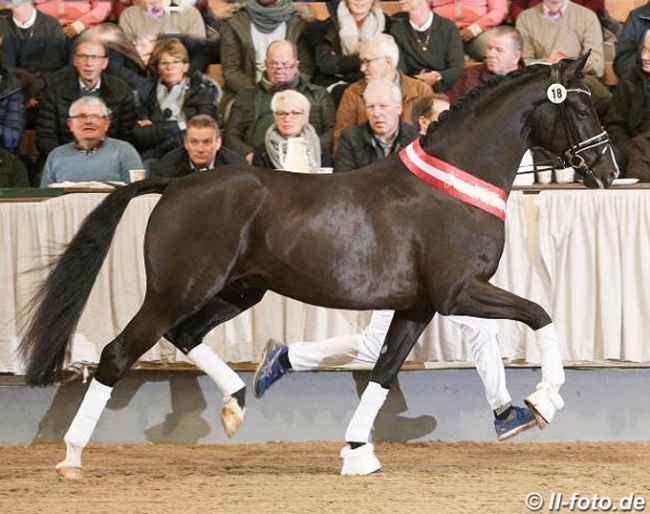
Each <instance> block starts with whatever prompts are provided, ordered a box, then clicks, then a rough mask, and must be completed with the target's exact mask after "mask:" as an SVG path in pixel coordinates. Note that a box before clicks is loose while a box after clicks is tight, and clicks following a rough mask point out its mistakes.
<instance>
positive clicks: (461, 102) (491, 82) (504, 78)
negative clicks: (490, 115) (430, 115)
mask: <svg viewBox="0 0 650 514" xmlns="http://www.w3.org/2000/svg"><path fill="white" fill-rule="evenodd" d="M548 69H549V66H548V64H543V63H540V64H531V65H529V66H524V67H522V68H517V69H516V70H513V71H511V72H510V73H507V74H505V75H494V76H492V77H490V78H489V79H488V80H487V82H485V83H483V84H481V85H480V86H476V87H475V88H474V89H471V90H470V91H468V92H467V93H466V94H465V95H463V96H461V97H460V98H458V99H457V100H455V101H454V102H453V103H452V104H451V105H450V106H449V109H448V110H447V111H443V112H442V114H440V117H439V118H438V120H437V121H435V122H434V123H431V124H430V125H429V129H428V130H427V134H428V133H430V132H434V131H435V130H436V129H437V128H438V126H439V125H441V124H443V123H444V122H445V121H446V120H447V119H448V118H449V116H450V115H451V113H452V112H456V111H459V110H461V109H462V108H464V107H465V106H466V105H469V104H473V103H476V102H477V101H479V100H480V99H481V98H482V97H483V94H484V93H485V92H486V91H488V90H492V89H494V88H495V87H496V86H498V85H500V84H501V83H502V82H510V81H511V80H514V79H518V78H520V77H526V76H528V75H534V74H538V73H540V71H541V70H546V71H548Z"/></svg>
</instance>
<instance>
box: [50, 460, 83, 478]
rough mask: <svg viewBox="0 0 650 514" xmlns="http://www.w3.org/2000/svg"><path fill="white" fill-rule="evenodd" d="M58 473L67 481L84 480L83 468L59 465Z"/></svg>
mask: <svg viewBox="0 0 650 514" xmlns="http://www.w3.org/2000/svg"><path fill="white" fill-rule="evenodd" d="M61 464H63V463H61ZM56 473H57V475H59V476H60V477H61V478H63V479H65V480H81V479H82V478H83V471H81V468H75V467H68V466H58V465H57V467H56Z"/></svg>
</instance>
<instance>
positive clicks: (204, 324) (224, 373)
mask: <svg viewBox="0 0 650 514" xmlns="http://www.w3.org/2000/svg"><path fill="white" fill-rule="evenodd" d="M265 292H266V291H265V290H260V289H243V290H237V291H236V292H233V291H232V290H231V291H230V292H227V291H223V292H222V293H220V294H219V295H217V296H215V297H213V298H212V299H210V301H209V302H208V303H207V304H206V305H204V306H203V307H202V308H201V310H200V311H198V312H196V313H195V314H193V315H191V316H189V317H188V318H186V319H184V320H183V321H182V322H180V323H179V324H177V325H176V326H175V327H174V328H172V329H171V330H169V331H168V332H167V333H166V334H165V337H166V338H167V339H168V340H169V341H170V342H171V343H172V344H173V345H174V346H176V347H177V348H178V349H179V350H181V351H182V352H183V353H184V354H185V355H187V357H188V358H190V359H191V360H192V362H193V363H194V364H195V365H196V366H197V367H198V368H199V369H200V370H201V371H203V372H204V373H205V374H206V375H208V376H209V377H210V378H211V379H212V380H213V381H214V383H215V384H216V385H217V387H218V388H219V389H220V390H221V392H222V393H223V395H224V401H223V404H224V405H223V409H222V410H221V424H222V427H223V430H224V432H225V433H226V435H227V436H228V437H232V436H233V435H234V434H235V432H236V431H237V430H238V429H239V427H240V426H241V424H242V423H243V421H244V408H245V404H246V385H245V384H244V382H243V381H242V379H241V378H239V375H237V373H235V372H234V371H233V370H232V369H231V368H230V367H229V366H228V365H227V364H226V363H225V362H224V361H223V360H222V359H221V358H220V357H219V356H218V355H217V354H216V353H215V352H214V351H213V350H212V349H211V348H210V347H209V346H207V345H206V344H203V338H204V337H205V335H206V334H207V333H208V332H209V331H210V330H212V329H213V328H214V327H215V326H217V325H219V324H221V323H224V322H226V321H228V320H230V319H232V318H234V317H235V316H237V315H238V314H240V313H242V312H243V311H245V310H246V309H248V308H250V307H252V306H253V305H255V304H256V303H258V302H259V301H260V300H261V299H262V297H263V296H264V293H265Z"/></svg>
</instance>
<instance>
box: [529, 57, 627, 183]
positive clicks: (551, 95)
mask: <svg viewBox="0 0 650 514" xmlns="http://www.w3.org/2000/svg"><path fill="white" fill-rule="evenodd" d="M590 53H591V51H590V52H588V53H587V54H586V55H584V56H583V57H581V58H580V59H562V60H560V61H558V62H556V63H555V64H553V65H551V66H550V75H551V77H550V81H549V82H548V88H547V90H546V92H545V96H544V98H543V99H542V100H540V101H539V102H537V104H536V108H535V109H534V110H533V111H532V114H531V120H530V142H531V144H532V145H533V146H541V147H543V148H546V149H547V150H550V151H551V152H553V153H554V154H556V155H558V156H559V157H560V160H561V161H562V164H563V165H564V166H565V167H569V166H571V167H573V168H574V169H575V170H576V171H577V172H578V174H579V175H581V176H582V177H583V180H584V183H585V185H586V186H589V187H598V188H603V187H608V186H609V185H610V184H611V183H612V181H613V180H614V179H615V178H616V177H617V176H618V174H619V170H618V165H617V164H616V159H615V158H614V153H613V151H612V148H611V145H610V141H609V137H608V135H607V132H605V131H604V130H603V127H602V125H601V123H600V120H599V119H598V116H597V115H596V111H595V110H594V107H593V106H592V104H591V92H590V91H589V89H588V88H586V87H585V86H584V85H583V84H582V83H581V82H580V80H579V79H580V77H581V76H582V69H583V68H584V65H585V63H586V62H587V59H588V57H589V54H590Z"/></svg>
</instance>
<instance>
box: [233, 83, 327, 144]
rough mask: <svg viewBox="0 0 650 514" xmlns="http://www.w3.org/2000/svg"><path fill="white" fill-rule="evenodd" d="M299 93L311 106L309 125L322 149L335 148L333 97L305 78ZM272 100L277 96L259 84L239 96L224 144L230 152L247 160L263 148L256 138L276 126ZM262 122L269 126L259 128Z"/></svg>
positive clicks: (297, 88) (299, 87)
mask: <svg viewBox="0 0 650 514" xmlns="http://www.w3.org/2000/svg"><path fill="white" fill-rule="evenodd" d="M295 89H296V91H299V92H300V93H302V94H303V95H305V97H307V100H309V103H310V104H311V109H310V111H309V123H311V125H312V126H313V127H314V130H315V131H316V133H317V134H318V136H319V139H320V143H321V147H323V148H331V147H332V135H333V133H334V125H335V124H336V107H335V106H334V101H333V100H332V97H331V96H330V94H329V93H328V92H327V90H326V89H325V88H324V87H321V86H317V85H316V84H312V83H311V82H309V81H308V80H307V79H306V77H304V76H302V75H301V76H300V79H299V81H298V86H297V87H296V88H295ZM271 98H273V93H271V92H269V91H267V90H266V89H264V88H263V87H262V85H261V84H259V83H258V84H257V86H256V87H255V89H247V90H245V91H242V92H241V93H240V94H239V95H237V98H236V100H235V102H234V103H233V106H232V111H231V113H230V117H229V118H228V123H227V125H226V136H225V140H224V142H225V143H226V145H227V146H228V148H232V149H233V150H234V151H235V152H237V153H238V154H239V155H241V156H246V155H247V154H249V153H251V152H254V151H255V149H256V148H257V147H259V146H260V145H261V144H262V141H255V137H254V135H255V134H256V133H264V132H265V131H266V129H267V128H268V127H270V126H271V124H272V123H273V116H272V113H271ZM260 119H263V120H265V125H266V126H260V125H259V123H260Z"/></svg>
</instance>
